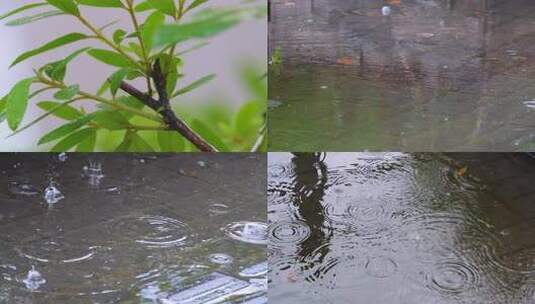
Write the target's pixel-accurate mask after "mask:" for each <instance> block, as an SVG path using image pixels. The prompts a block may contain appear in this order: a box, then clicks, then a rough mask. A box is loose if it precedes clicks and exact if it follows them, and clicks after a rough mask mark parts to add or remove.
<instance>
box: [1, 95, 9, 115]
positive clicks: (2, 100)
mask: <svg viewBox="0 0 535 304" xmlns="http://www.w3.org/2000/svg"><path fill="white" fill-rule="evenodd" d="M8 96H9V95H6V96H4V97H2V99H0V112H2V111H4V109H5V108H6V103H7V97H8Z"/></svg>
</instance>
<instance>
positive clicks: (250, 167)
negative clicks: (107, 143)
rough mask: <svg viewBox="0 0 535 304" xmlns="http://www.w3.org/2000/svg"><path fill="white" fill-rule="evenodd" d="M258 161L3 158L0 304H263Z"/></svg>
mask: <svg viewBox="0 0 535 304" xmlns="http://www.w3.org/2000/svg"><path fill="white" fill-rule="evenodd" d="M264 159H265V158H264V157H262V156H261V155H254V154H252V155H245V154H237V155H230V154H228V155H210V156H200V155H186V154H184V155H166V154H163V155H158V156H153V155H142V156H141V155H140V156H136V155H122V154H113V155H112V154H110V155H99V154H76V155H74V154H68V155H67V156H66V159H62V160H60V159H59V158H58V155H57V154H4V155H2V159H1V160H0V173H1V174H0V228H1V230H2V233H1V234H0V303H117V302H121V303H166V304H170V303H188V304H194V303H221V302H225V301H226V302H225V303H229V302H230V303H245V302H244V301H249V300H251V299H253V298H254V301H255V302H251V303H265V293H266V277H265V276H266V271H267V268H266V267H267V265H266V246H265V243H266V236H265V233H266V228H265V223H266V220H267V219H266V212H265V187H266V184H265V170H266V164H265V160H264ZM51 181H52V183H53V184H54V186H55V187H56V189H58V190H59V191H60V192H61V193H62V195H63V196H64V198H63V199H60V200H58V201H57V202H56V203H54V204H47V202H46V201H45V198H44V197H43V195H44V194H43V190H44V189H45V188H46V187H47V186H49V185H50V184H51ZM236 225H238V228H234V229H233V230H232V231H230V228H229V227H231V226H232V227H234V226H236ZM240 225H241V226H240ZM240 227H241V229H239V228H240ZM235 234H238V235H239V236H240V238H234V237H233V236H234V235H235ZM262 239H263V240H264V241H263V242H262ZM32 268H33V270H32ZM202 293H204V298H203V297H202V296H200V294H202ZM216 294H217V296H214V295H216ZM229 296H230V298H229ZM247 303H249V302H247Z"/></svg>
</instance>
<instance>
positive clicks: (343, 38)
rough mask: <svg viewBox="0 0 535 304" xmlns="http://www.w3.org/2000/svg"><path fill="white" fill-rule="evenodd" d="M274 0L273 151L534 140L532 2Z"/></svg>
mask: <svg viewBox="0 0 535 304" xmlns="http://www.w3.org/2000/svg"><path fill="white" fill-rule="evenodd" d="M272 2H273V4H272V19H271V23H270V48H271V51H272V52H273V51H274V50H275V49H277V48H279V49H280V50H281V54H282V59H283V63H282V65H280V66H272V69H271V72H270V73H271V74H270V99H271V100H272V103H271V106H272V108H271V111H270V131H271V137H270V138H271V148H272V149H273V150H276V151H285V150H286V151H287V150H293V151H317V150H323V151H325V150H327V151H332V150H336V151H357V150H377V151H512V150H515V151H516V150H522V151H526V150H530V149H532V148H533V147H534V143H535V139H534V135H533V134H534V133H533V123H532V121H533V118H534V113H533V108H532V107H533V102H532V101H533V100H534V99H535V85H534V83H535V65H534V62H535V60H534V59H535V27H534V25H535V17H534V16H535V14H534V12H535V2H534V1H530V0H518V1H507V0H476V1H454V0H425V1H423V0H401V1H390V2H389V1H373V0H359V1H344V0H326V1H315V0H303V1H291V0H273V1H272ZM386 3H394V4H392V14H391V15H390V16H382V14H381V7H382V6H383V5H385V4H386ZM396 3H398V4H396Z"/></svg>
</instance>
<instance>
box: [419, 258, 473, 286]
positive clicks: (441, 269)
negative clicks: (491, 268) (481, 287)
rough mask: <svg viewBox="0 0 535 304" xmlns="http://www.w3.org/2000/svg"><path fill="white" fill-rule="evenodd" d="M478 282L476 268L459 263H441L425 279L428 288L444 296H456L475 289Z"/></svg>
mask: <svg viewBox="0 0 535 304" xmlns="http://www.w3.org/2000/svg"><path fill="white" fill-rule="evenodd" d="M479 280H480V275H479V273H478V270H477V269H476V268H474V267H473V266H471V265H469V264H467V263H463V262H459V261H449V262H443V263H441V264H439V265H437V266H436V267H435V268H434V269H433V270H432V271H431V272H430V273H428V275H427V277H426V281H427V286H428V287H429V288H431V289H434V290H436V291H438V292H440V293H446V294H457V293H462V292H465V291H467V290H469V289H473V288H477V286H478V284H479Z"/></svg>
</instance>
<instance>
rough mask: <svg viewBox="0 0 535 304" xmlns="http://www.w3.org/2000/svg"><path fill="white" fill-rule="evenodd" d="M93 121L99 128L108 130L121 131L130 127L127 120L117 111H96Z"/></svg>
mask: <svg viewBox="0 0 535 304" xmlns="http://www.w3.org/2000/svg"><path fill="white" fill-rule="evenodd" d="M93 121H94V122H96V123H97V124H98V125H99V127H102V128H105V129H108V130H123V129H126V128H127V127H128V126H129V125H130V124H129V123H128V120H127V119H126V118H125V117H124V116H123V115H121V113H119V112H117V111H98V112H96V113H95V115H94V117H93Z"/></svg>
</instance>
